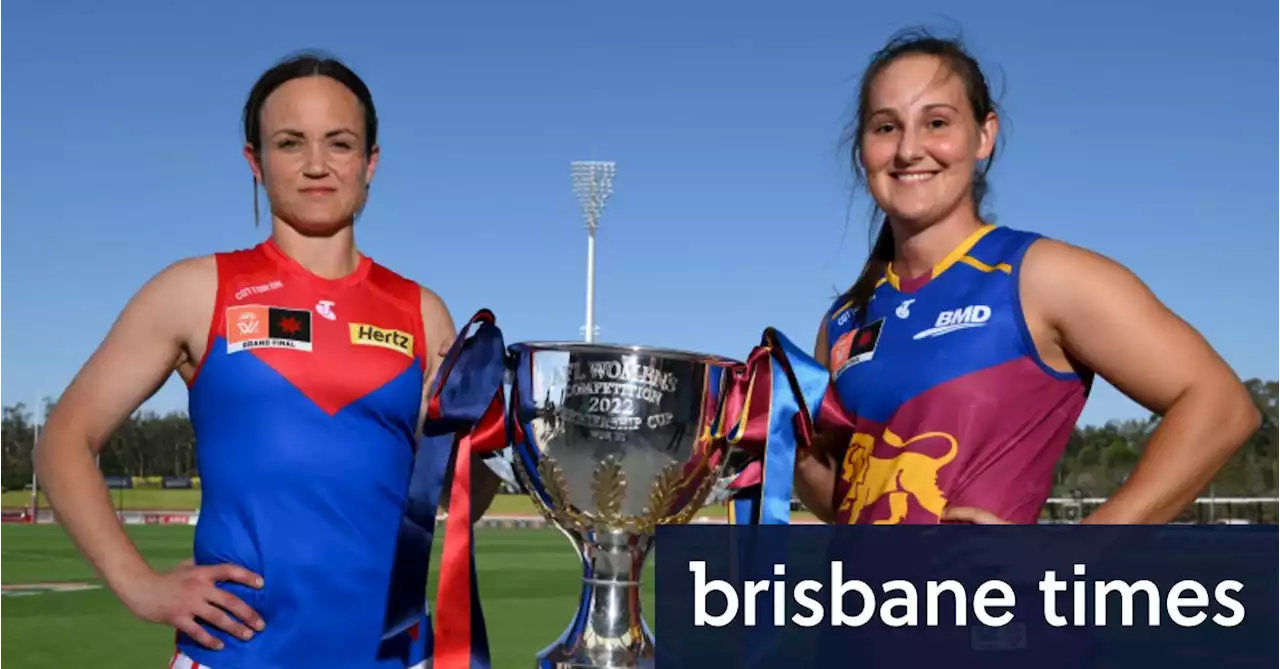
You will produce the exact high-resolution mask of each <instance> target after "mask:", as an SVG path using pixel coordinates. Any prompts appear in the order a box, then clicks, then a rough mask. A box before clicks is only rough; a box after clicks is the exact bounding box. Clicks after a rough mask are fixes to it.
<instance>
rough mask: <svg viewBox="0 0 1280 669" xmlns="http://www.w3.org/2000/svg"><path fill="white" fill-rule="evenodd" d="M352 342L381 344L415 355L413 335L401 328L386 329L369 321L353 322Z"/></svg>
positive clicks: (362, 344)
mask: <svg viewBox="0 0 1280 669" xmlns="http://www.w3.org/2000/svg"><path fill="white" fill-rule="evenodd" d="M350 327H351V343H352V344H356V345H359V346H381V347H382V348H389V349H391V350H393V351H395V352H397V353H403V354H405V355H407V356H409V357H410V358H412V357H413V335H411V334H409V333H408V332H402V331H400V330H384V329H382V328H380V327H377V326H376V325H369V324H367V323H351V324H350Z"/></svg>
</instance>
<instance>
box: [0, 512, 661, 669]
mask: <svg viewBox="0 0 1280 669" xmlns="http://www.w3.org/2000/svg"><path fill="white" fill-rule="evenodd" d="M5 505H6V506H8V505H9V502H8V499H7V498H6V500H5ZM127 530H128V532H129V535H130V536H131V537H132V538H133V540H134V541H135V542H137V544H138V546H139V548H140V549H141V550H142V552H143V554H144V555H145V556H146V557H147V559H148V560H149V561H150V562H151V563H152V564H153V565H154V566H155V567H156V568H159V569H163V568H167V567H170V566H172V565H174V564H177V563H178V562H180V561H181V560H183V559H185V558H187V557H189V556H190V554H191V540H192V533H193V530H194V528H191V527H186V526H130V527H128V528H127ZM440 543H441V542H439V541H437V542H436V550H437V554H436V557H435V558H433V559H432V565H433V569H432V578H431V586H430V589H429V590H430V591H429V592H428V596H429V597H431V598H432V599H434V594H433V593H434V588H435V581H436V579H435V574H436V572H435V569H434V566H435V565H438V564H439V553H438V551H439V548H440ZM476 544H477V549H476V551H477V557H476V561H477V570H478V572H479V579H480V588H481V596H482V597H483V602H484V607H485V609H484V611H485V619H486V623H487V626H488V632H489V643H490V652H491V653H492V657H493V666H494V667H504V668H505V667H513V668H515V669H519V668H520V667H532V666H533V658H534V655H535V654H536V653H537V652H538V651H540V650H542V649H543V648H545V647H546V646H547V645H549V644H551V643H552V642H554V641H555V640H556V639H557V638H558V637H559V636H560V634H561V632H563V631H564V629H565V627H566V626H567V625H568V624H569V622H570V619H571V618H572V616H573V613H574V607H575V604H576V599H577V597H576V595H577V593H578V588H579V586H580V581H579V575H580V572H579V571H578V564H577V562H576V560H575V559H574V557H573V553H572V549H571V548H570V546H569V543H568V541H567V540H565V538H564V537H563V535H561V534H560V533H559V532H556V531H555V530H513V529H482V528H481V529H477V530H476ZM0 566H2V567H3V569H0V581H3V583H4V585H5V588H6V590H5V593H4V594H5V596H4V597H3V604H4V606H3V609H2V611H0V618H2V619H3V625H0V641H3V643H4V648H7V649H8V650H5V651H4V658H6V659H8V660H9V662H10V664H9V665H8V666H10V667H15V668H18V669H43V668H45V667H48V668H49V669H65V668H66V667H78V666H87V667H93V668H94V669H116V668H119V669H145V668H146V667H156V668H158V669H159V668H163V667H165V666H168V661H169V658H170V656H171V654H172V652H173V651H172V649H173V631H172V630H171V629H169V628H167V627H162V626H159V625H151V624H148V623H144V622H141V621H139V620H137V619H136V618H134V617H133V616H132V615H131V614H130V613H129V612H128V611H127V610H126V609H125V608H124V607H123V606H121V605H120V603H119V602H118V601H117V600H116V599H115V597H114V596H113V595H112V594H111V592H110V591H108V590H106V589H105V588H101V587H100V588H96V589H90V590H80V591H70V592H41V593H39V594H30V593H28V594H24V595H21V596H15V591H14V590H13V589H11V586H14V585H20V584H33V583H59V582H60V583H74V582H87V583H91V584H98V583H99V582H98V581H97V579H95V578H94V577H93V573H92V570H91V569H90V568H89V566H88V564H87V563H86V562H85V561H84V560H83V559H82V558H81V557H80V555H79V553H77V552H76V550H75V548H74V547H73V546H72V545H71V542H70V541H69V540H68V539H67V537H66V535H65V534H64V533H63V531H62V529H61V528H60V527H58V526H56V525H4V526H3V527H0ZM648 568H649V571H648V573H646V575H645V577H644V578H645V585H644V607H645V610H646V614H647V615H646V617H647V618H648V620H649V623H650V625H652V624H653V617H652V615H653V614H652V612H653V577H652V568H653V561H652V559H650V561H649V564H648Z"/></svg>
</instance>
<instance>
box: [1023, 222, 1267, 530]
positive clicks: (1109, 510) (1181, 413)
mask: <svg viewBox="0 0 1280 669" xmlns="http://www.w3.org/2000/svg"><path fill="white" fill-rule="evenodd" d="M1021 291H1022V295H1023V304H1024V305H1027V308H1028V310H1029V311H1028V315H1029V319H1028V322H1031V320H1032V319H1033V318H1034V319H1035V320H1036V321H1038V322H1040V323H1043V325H1044V326H1046V327H1045V329H1044V330H1043V331H1044V332H1046V333H1048V334H1049V336H1050V337H1051V338H1052V339H1053V341H1052V342H1051V343H1052V344H1053V346H1050V347H1049V349H1050V350H1053V348H1055V347H1056V348H1057V349H1059V350H1060V351H1061V352H1063V353H1065V355H1066V356H1067V357H1068V358H1069V359H1075V360H1078V361H1079V362H1081V363H1083V364H1084V365H1085V366H1087V367H1088V368H1090V369H1092V370H1094V371H1095V372H1096V373H1097V374H1098V375H1099V376H1101V377H1102V378H1103V379H1106V380H1107V381H1108V382H1109V383H1111V384H1112V385H1113V386H1115V387H1116V388H1117V389H1118V390H1120V391H1121V392H1122V393H1124V394H1125V395H1127V396H1128V397H1129V398H1131V399H1132V400H1133V401H1135V402H1137V403H1139V404H1141V405H1142V406H1144V407H1146V408H1147V409H1149V410H1150V411H1152V412H1154V413H1156V414H1158V415H1160V416H1162V420H1161V421H1160V424H1159V426H1158V428H1157V429H1156V430H1155V432H1154V433H1153V434H1152V436H1151V439H1150V441H1148V442H1147V445H1146V448H1145V449H1144V451H1143V454H1142V457H1141V459H1140V460H1139V461H1138V463H1137V465H1136V466H1135V467H1134V469H1133V472H1132V473H1131V474H1130V476H1129V478H1128V480H1127V481H1126V482H1125V483H1124V485H1122V486H1121V487H1120V489H1119V490H1117V491H1116V493H1115V494H1114V495H1113V496H1112V497H1111V498H1110V499H1109V500H1108V501H1107V502H1106V503H1105V504H1103V505H1102V506H1101V507H1099V508H1098V509H1097V511H1095V512H1094V513H1093V514H1091V515H1090V516H1089V517H1088V518H1085V519H1084V521H1083V522H1085V523H1107V524H1137V523H1166V522H1169V521H1172V520H1173V519H1174V518H1176V517H1177V515H1178V514H1179V513H1180V512H1181V511H1182V510H1183V509H1185V508H1186V507H1187V506H1188V505H1189V504H1191V503H1192V502H1193V501H1194V500H1195V498H1196V496H1197V495H1198V494H1199V493H1200V491H1201V490H1203V489H1204V487H1205V486H1207V485H1208V483H1209V482H1210V481H1211V480H1212V479H1213V477H1214V475H1215V474H1217V472H1218V470H1219V469H1221V468H1222V466H1223V465H1225V464H1226V462H1227V461H1228V460H1229V459H1230V458H1231V456H1232V455H1233V454H1234V453H1235V452H1236V450H1237V449H1239V448H1240V446H1241V445H1242V444H1243V443H1244V441H1245V440H1246V439H1248V437H1249V435H1251V434H1252V433H1253V432H1254V431H1255V430H1256V429H1257V428H1258V425H1259V423H1260V415H1259V413H1258V410H1257V408H1256V407H1255V406H1254V404H1253V402H1252V400H1251V398H1250V397H1249V393H1248V391H1247V390H1246V389H1245V387H1244V385H1243V384H1242V383H1241V382H1240V379H1239V378H1238V377H1237V376H1236V374H1235V373H1234V372H1233V371H1232V370H1231V368H1230V367H1228V366H1227V364H1226V363H1225V362H1224V361H1223V360H1222V358H1221V357H1219V356H1218V354H1217V353H1216V352H1215V351H1214V350H1213V348H1212V347H1211V346H1210V345H1209V344H1208V342H1206V341H1205V340H1204V338H1203V337H1202V336H1201V335H1200V333H1198V332H1197V331H1196V330H1195V329H1194V328H1192V327H1191V326H1190V325H1188V324H1187V323H1186V322H1185V321H1183V320H1182V319H1181V318H1179V317H1178V316H1177V315H1175V314H1174V313H1173V312H1171V311H1170V310H1169V309H1168V308H1166V307H1165V305H1163V304H1162V303H1161V302H1160V301H1159V300H1158V299H1157V298H1156V296H1155V295H1154V294H1152V292H1151V291H1150V290H1149V289H1148V288H1147V287H1146V286H1145V285H1144V284H1143V283H1142V282H1141V281H1140V280H1139V279H1138V278H1137V277H1136V276H1134V275H1133V273H1131V272H1130V271H1129V270H1127V269H1126V268H1124V267H1122V266H1121V265H1119V264H1118V263H1115V262H1113V261H1111V260H1109V259H1107V258H1104V257H1103V256H1101V255H1098V254H1095V253H1092V252H1089V251H1086V250H1083V249H1080V248H1077V247H1074V246H1070V245H1068V244H1064V243H1061V242H1056V241H1051V240H1041V241H1038V242H1036V243H1035V244H1034V245H1033V246H1032V247H1031V249H1030V250H1028V252H1027V255H1026V258H1025V260H1024V262H1023V269H1022V280H1021ZM1044 349H1045V347H1043V346H1042V347H1041V350H1044Z"/></svg>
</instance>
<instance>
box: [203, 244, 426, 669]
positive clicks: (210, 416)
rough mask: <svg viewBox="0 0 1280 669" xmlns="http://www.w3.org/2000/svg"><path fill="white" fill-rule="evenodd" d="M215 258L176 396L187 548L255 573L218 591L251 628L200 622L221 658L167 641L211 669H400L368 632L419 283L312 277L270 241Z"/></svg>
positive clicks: (366, 262) (380, 584) (379, 624)
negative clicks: (193, 503)
mask: <svg viewBox="0 0 1280 669" xmlns="http://www.w3.org/2000/svg"><path fill="white" fill-rule="evenodd" d="M216 258H217V266H218V295H217V303H216V307H215V310H214V315H213V322H212V325H211V328H210V331H209V341H208V351H207V353H206V354H205V357H204V359H203V360H202V361H201V362H200V364H199V367H198V368H197V370H196V375H195V378H194V379H193V381H192V382H191V384H190V387H189V395H190V411H191V421H192V424H193V426H194V428H195V438H196V454H197V455H196V457H197V461H198V467H199V472H200V478H201V485H202V488H203V491H202V501H201V508H200V520H199V523H198V525H197V526H196V533H195V552H194V553H195V560H196V563H197V564H202V565H205V564H218V563H224V562H229V563H233V564H238V565H243V566H244V567H246V568H247V569H249V570H251V571H253V572H256V573H258V574H261V575H262V577H263V579H264V580H265V587H263V588H262V589H261V590H254V589H251V588H247V587H244V586H240V585H238V584H223V586H222V587H225V588H226V589H227V590H228V591H230V592H232V593H233V594H235V595H237V596H239V597H240V598H242V599H243V600H244V601H245V602H246V603H247V604H249V606H251V607H253V608H254V609H255V610H256V611H258V613H260V614H261V615H262V616H263V618H264V619H265V621H266V629H265V630H263V631H262V632H259V633H257V634H256V635H255V636H254V638H253V639H251V640H249V641H241V640H239V639H236V638H233V637H231V636H230V635H228V634H226V633H224V632H221V631H220V630H218V629H217V628H215V627H213V626H211V625H206V627H207V628H208V629H209V631H210V632H211V633H212V634H213V635H214V636H216V637H217V638H219V639H221V640H222V641H223V642H224V643H225V644H226V646H225V648H224V649H223V650H221V651H211V650H207V649H204V648H203V647H201V646H199V645H198V644H196V643H195V642H194V641H193V640H191V639H189V638H187V637H186V636H185V635H181V634H179V636H178V648H179V650H181V651H182V652H184V653H186V654H187V655H188V656H190V657H191V658H192V659H193V660H195V661H196V662H198V663H200V664H202V665H209V666H212V667H215V668H217V669H250V668H252V669H259V668H261V669H268V668H273V669H274V668H276V667H280V668H284V667H289V668H293V667H350V668H351V669H361V668H366V667H368V668H375V667H376V668H382V667H403V666H406V663H407V660H406V658H405V656H404V651H403V650H401V651H400V652H391V653H388V651H387V650H386V648H385V644H384V643H383V625H384V621H385V620H386V614H387V606H388V593H389V591H391V590H392V587H393V585H392V565H393V562H394V561H395V558H396V549H397V536H398V534H399V532H400V529H401V522H402V518H403V516H404V512H405V505H406V497H407V494H408V490H409V483H410V474H411V470H412V466H413V461H414V456H415V445H414V444H415V433H416V429H417V426H418V421H419V415H418V414H419V410H420V402H421V397H422V386H423V379H424V370H425V368H426V364H427V363H426V361H427V357H426V355H425V351H426V350H427V349H426V346H427V345H428V344H427V342H425V341H423V338H424V337H423V325H422V315H421V308H420V304H421V298H420V288H419V287H418V285H417V284H416V283H414V282H412V281H409V280H407V279H404V278H402V277H400V276H398V275H396V274H395V273H393V272H391V271H390V270H388V269H386V268H384V267H382V266H381V265H378V264H376V263H374V262H372V261H371V260H370V259H368V258H364V259H363V260H362V261H361V263H360V265H359V268H358V269H357V270H356V271H355V272H354V273H352V274H351V275H349V276H347V277H344V278H341V279H336V280H329V279H324V278H321V277H319V276H316V275H315V274H313V273H311V272H309V271H308V270H306V269H305V268H303V267H302V266H301V265H299V264H298V263H297V262H295V261H294V260H293V259H291V258H290V257H288V256H286V255H285V254H284V253H283V252H282V251H281V250H280V249H279V247H277V246H276V245H275V244H274V243H273V242H272V241H267V242H264V243H262V244H259V245H258V246H256V247H254V248H252V249H248V250H242V251H237V252H232V253H223V254H218V255H216ZM424 565H425V563H424ZM424 568H425V567H424ZM414 631H415V632H416V630H414ZM414 636H417V635H416V634H415V635H414Z"/></svg>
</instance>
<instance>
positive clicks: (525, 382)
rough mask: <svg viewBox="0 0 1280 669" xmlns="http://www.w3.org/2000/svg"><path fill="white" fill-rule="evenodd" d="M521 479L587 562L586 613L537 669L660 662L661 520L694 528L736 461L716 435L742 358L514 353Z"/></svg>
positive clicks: (640, 351) (613, 349) (587, 351)
mask: <svg viewBox="0 0 1280 669" xmlns="http://www.w3.org/2000/svg"><path fill="white" fill-rule="evenodd" d="M508 350H509V353H510V354H511V356H510V358H509V359H510V362H511V365H512V367H513V369H512V377H511V379H510V380H511V386H512V392H511V401H510V407H509V409H510V411H509V416H510V418H511V419H512V423H511V424H512V425H513V428H512V430H513V431H512V446H513V450H514V453H513V455H514V463H513V464H514V470H515V472H516V475H517V477H518V478H519V479H520V482H521V484H522V485H523V486H524V488H525V490H526V491H527V492H528V493H529V495H530V497H532V498H533V501H534V505H535V506H536V507H537V508H538V510H539V512H540V513H541V514H542V515H543V517H544V518H546V519H547V521H548V522H549V523H551V524H553V525H554V526H555V527H557V528H558V529H559V530H560V531H561V532H562V533H564V534H565V536H567V537H568V538H569V541H570V543H571V544H572V545H573V547H574V549H575V550H576V551H577V553H578V556H579V558H580V559H581V562H582V570H583V574H582V583H583V585H582V592H581V596H580V598H579V600H578V602H579V604H578V610H577V612H576V613H575V615H574V616H573V619H572V622H571V623H570V624H569V627H568V629H566V630H565V632H564V634H563V635H562V636H561V637H560V639H559V640H558V641H557V642H555V643H553V644H552V645H550V646H549V647H547V648H546V649H545V650H543V651H542V652H541V653H539V654H538V656H537V664H536V666H537V667H539V669H569V668H574V669H587V668H590V669H597V668H598V669H605V668H608V669H624V668H626V669H631V668H633V667H652V666H654V641H653V636H652V634H651V632H650V631H649V628H648V626H647V624H646V623H645V620H644V617H643V615H642V613H641V610H640V577H641V573H642V570H643V567H644V564H645V561H646V559H647V558H648V555H649V552H650V549H651V548H652V546H653V537H654V531H655V529H656V528H657V527H658V526H659V525H663V524H686V523H688V522H689V521H690V520H692V519H693V517H694V515H695V514H696V513H697V512H698V510H699V509H701V508H702V506H703V504H705V503H706V500H707V497H708V496H709V494H710V493H711V491H712V488H713V486H714V485H715V483H716V482H717V480H719V478H720V477H721V476H722V475H723V472H724V470H725V464H726V461H727V459H728V458H727V457H726V456H727V453H726V447H725V446H724V445H723V443H724V442H723V440H715V439H712V436H711V435H712V426H713V424H714V419H715V416H716V413H717V411H718V410H719V398H720V397H721V395H722V393H721V389H722V388H723V387H724V382H725V381H726V380H727V379H728V378H729V375H731V374H732V373H733V372H732V368H733V367H735V366H737V365H739V364H740V363H739V362H738V361H736V360H731V359H728V358H722V357H719V356H713V355H704V354H699V353H690V352H684V351H675V350H668V349H657V348H648V347H643V346H610V345H597V344H587V343H578V342H527V343H519V344H513V345H511V346H510V347H509V349H508Z"/></svg>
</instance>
